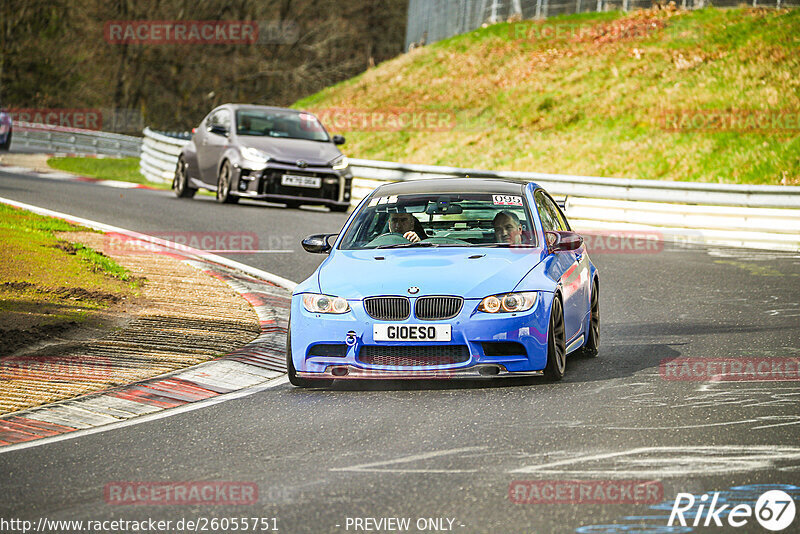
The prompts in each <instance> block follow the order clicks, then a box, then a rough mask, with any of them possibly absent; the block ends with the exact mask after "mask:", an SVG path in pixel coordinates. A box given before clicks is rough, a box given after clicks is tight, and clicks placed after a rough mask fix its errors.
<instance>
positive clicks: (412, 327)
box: [372, 324, 453, 341]
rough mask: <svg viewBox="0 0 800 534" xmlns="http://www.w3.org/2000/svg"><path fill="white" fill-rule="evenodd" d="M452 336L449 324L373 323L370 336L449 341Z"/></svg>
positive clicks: (385, 339)
mask: <svg viewBox="0 0 800 534" xmlns="http://www.w3.org/2000/svg"><path fill="white" fill-rule="evenodd" d="M452 336H453V332H452V327H451V326H450V325H449V324H375V325H372V337H373V339H374V340H375V341H450V339H451V338H452Z"/></svg>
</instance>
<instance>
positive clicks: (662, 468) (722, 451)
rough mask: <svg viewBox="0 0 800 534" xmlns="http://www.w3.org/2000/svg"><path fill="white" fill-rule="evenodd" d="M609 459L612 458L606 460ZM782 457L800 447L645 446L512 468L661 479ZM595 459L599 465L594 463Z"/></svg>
mask: <svg viewBox="0 0 800 534" xmlns="http://www.w3.org/2000/svg"><path fill="white" fill-rule="evenodd" d="M607 460H611V462H606V461H607ZM779 461H780V462H795V464H798V463H800V448H798V447H789V446H758V445H756V446H753V445H742V446H735V445H719V446H708V447H704V446H698V447H641V448H636V449H630V450H627V451H622V452H611V453H602V454H593V455H584V456H576V457H574V458H571V459H568V460H559V461H557V462H551V463H548V464H541V465H530V466H526V467H522V468H519V469H514V470H512V471H510V472H511V473H525V474H530V475H545V476H553V475H557V476H563V477H592V476H607V477H619V476H623V475H624V476H626V477H634V478H637V477H642V478H656V479H658V478H667V477H680V476H697V475H711V474H731V473H741V472H749V471H758V470H763V469H769V468H776V467H777V466H776V465H775V464H776V462H779ZM592 463H595V464H596V465H591V464H592ZM581 464H583V467H581ZM782 467H784V468H790V467H793V466H782Z"/></svg>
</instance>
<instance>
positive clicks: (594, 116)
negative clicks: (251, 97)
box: [294, 8, 800, 185]
mask: <svg viewBox="0 0 800 534" xmlns="http://www.w3.org/2000/svg"><path fill="white" fill-rule="evenodd" d="M798 50H800V10H797V9H792V10H776V9H764V8H756V9H751V8H740V9H716V8H706V9H699V10H694V11H681V10H675V9H671V8H663V9H655V8H654V9H648V10H640V11H634V12H631V13H628V14H625V13H621V12H611V13H591V14H589V13H587V14H580V15H571V16H560V17H553V18H550V19H546V20H543V21H523V22H520V23H501V24H495V25H492V26H488V27H485V28H480V29H478V30H475V31H473V32H469V33H467V34H464V35H459V36H455V37H451V38H449V39H446V40H443V41H440V42H437V43H434V44H432V45H429V46H425V47H422V48H417V49H415V50H413V51H411V52H409V53H407V54H403V55H402V56H399V57H397V58H395V59H392V60H390V61H387V62H385V63H382V64H381V65H378V66H377V67H375V68H373V69H370V70H368V71H367V72H365V73H363V74H361V75H359V76H357V77H355V78H352V79H350V80H347V81H345V82H342V83H340V84H338V85H335V86H333V87H329V88H327V89H325V90H323V91H321V92H319V93H317V94H315V95H311V96H309V97H307V98H304V99H302V100H300V101H298V102H296V103H295V105H294V106H295V107H297V108H302V109H308V110H311V111H316V112H318V113H319V114H320V115H321V118H322V119H323V122H325V123H326V124H328V125H329V126H330V127H331V129H332V130H335V131H336V133H344V134H347V139H348V144H347V145H346V152H347V154H348V155H350V156H353V157H358V158H368V159H384V160H390V161H400V162H409V163H427V164H434V165H451V166H456V167H469V168H480V169H495V170H515V171H539V172H548V173H558V174H574V175H589V176H611V177H614V176H616V177H624V178H645V179H654V180H688V181H701V182H726V183H749V184H783V185H800V54H798ZM331 110H333V111H331ZM398 110H399V111H410V114H408V117H411V118H410V119H406V120H403V119H400V120H399V121H396V122H395V123H392V122H391V121H392V119H395V118H396V116H395V115H394V112H395V111H398ZM423 112H433V113H441V114H442V115H441V116H442V117H445V118H446V119H447V120H446V121H444V124H445V127H444V128H435V127H433V128H432V127H429V125H426V124H425V123H424V121H422V122H419V123H418V124H414V123H413V122H410V121H412V120H413V118H415V117H416V118H420V117H421V116H423V115H422V113H423ZM331 113H332V114H333V115H331ZM326 116H328V117H331V116H333V117H335V118H337V119H339V121H338V122H339V123H340V124H343V126H339V127H337V125H336V122H337V121H336V120H327V121H326V120H325V117H326ZM686 117H689V118H690V119H694V121H693V120H688V121H687V120H684V118H686ZM676 118H677V120H676ZM364 120H367V121H371V122H369V124H368V127H367V128H364V127H362V125H363V122H360V121H364ZM764 120H766V122H762V121H764ZM376 121H382V122H381V123H380V124H377V125H376ZM386 124H388V125H389V126H388V127H387V126H385V125H386ZM698 125H699V127H698ZM436 126H439V123H436Z"/></svg>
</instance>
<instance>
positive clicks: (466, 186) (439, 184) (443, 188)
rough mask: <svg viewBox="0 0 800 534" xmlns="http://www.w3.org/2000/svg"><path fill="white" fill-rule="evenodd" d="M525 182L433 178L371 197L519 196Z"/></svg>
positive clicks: (397, 185) (386, 188)
mask: <svg viewBox="0 0 800 534" xmlns="http://www.w3.org/2000/svg"><path fill="white" fill-rule="evenodd" d="M529 183H531V182H528V181H526V180H514V179H511V178H433V179H426V180H409V181H407V182H393V183H390V184H384V185H382V186H380V187H378V188H377V189H376V190H375V192H374V193H373V195H382V196H385V195H407V194H426V193H491V194H495V195H498V194H500V195H502V194H508V195H521V194H523V192H524V191H525V186H527V185H528V184H529Z"/></svg>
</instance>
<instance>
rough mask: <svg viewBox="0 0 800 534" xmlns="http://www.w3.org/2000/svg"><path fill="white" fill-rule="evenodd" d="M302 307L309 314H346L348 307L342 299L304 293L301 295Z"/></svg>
mask: <svg viewBox="0 0 800 534" xmlns="http://www.w3.org/2000/svg"><path fill="white" fill-rule="evenodd" d="M303 307H304V308H305V309H306V310H307V311H310V312H311V313H347V312H349V311H350V305H349V304H348V303H347V301H346V300H345V299H343V298H342V297H331V296H330V295H318V294H316V293H306V294H305V295H303Z"/></svg>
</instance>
